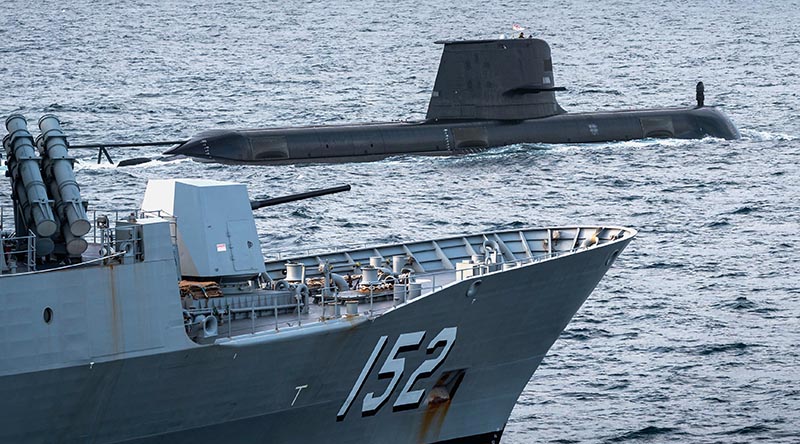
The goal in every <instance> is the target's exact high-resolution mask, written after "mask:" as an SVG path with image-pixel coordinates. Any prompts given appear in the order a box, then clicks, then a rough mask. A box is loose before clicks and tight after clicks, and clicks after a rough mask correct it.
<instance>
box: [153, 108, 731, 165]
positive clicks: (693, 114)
mask: <svg viewBox="0 0 800 444" xmlns="http://www.w3.org/2000/svg"><path fill="white" fill-rule="evenodd" d="M703 137H716V138H721V139H729V140H730V139H738V138H739V137H740V136H739V132H738V130H737V129H736V127H735V126H734V124H733V123H732V122H731V121H730V119H729V118H728V117H727V116H726V115H725V114H724V113H723V112H722V111H720V110H718V109H717V108H714V107H701V108H672V109H653V110H633V111H609V112H592V113H574V114H570V113H564V114H558V115H553V116H549V117H541V118H535V119H525V120H478V121H475V120H447V121H442V120H439V121H436V120H426V121H419V122H401V123H372V124H354V125H330V126H308V127H294V128H266V129H249V130H216V131H211V132H206V133H201V134H200V135H198V136H196V137H194V138H192V139H190V140H189V141H187V142H185V143H183V144H181V145H179V146H177V147H175V148H173V149H171V150H169V151H167V152H166V153H165V154H173V155H186V156H190V157H194V158H196V159H197V160H205V161H211V162H220V163H229V164H276V163H277V164H280V163H298V162H353V161H372V160H379V159H382V158H385V157H389V156H395V155H403V154H412V155H452V154H459V153H470V152H476V151H480V150H483V149H488V148H492V147H498V146H505V145H512V144H517V143H591V142H611V141H625V140H635V139H646V138H678V139H699V138H703Z"/></svg>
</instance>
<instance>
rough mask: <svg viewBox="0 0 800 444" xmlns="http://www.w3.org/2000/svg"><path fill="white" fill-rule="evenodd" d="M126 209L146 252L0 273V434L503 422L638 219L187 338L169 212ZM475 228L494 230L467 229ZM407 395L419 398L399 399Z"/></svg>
mask: <svg viewBox="0 0 800 444" xmlns="http://www.w3.org/2000/svg"><path fill="white" fill-rule="evenodd" d="M137 223H138V224H139V225H140V226H141V229H140V231H141V240H140V245H141V248H143V250H144V251H146V252H147V254H146V255H143V256H140V255H137V252H136V251H131V252H128V253H126V255H125V256H124V257H122V258H119V261H113V263H109V264H104V263H103V262H100V263H96V264H88V265H85V266H78V267H68V268H62V269H55V270H49V271H44V272H38V273H30V274H14V275H9V274H3V275H0V287H1V288H2V289H3V294H2V299H3V303H4V306H5V308H6V310H3V311H0V325H2V326H3V327H4V329H5V330H4V334H3V335H2V340H1V341H0V357H1V358H0V413H2V414H0V442H21V443H24V442H65V443H69V442H75V443H78V442H80V443H90V442H95V443H106V442H142V443H144V442H171V443H172V442H187V443H189V442H191V443H197V442H230V443H236V442H242V443H245V442H248V443H249V442H256V441H262V442H273V443H289V442H332V441H334V442H345V443H347V442H353V443H355V442H363V441H364V439H365V437H372V438H374V439H375V440H377V441H379V442H387V443H392V442H398V443H400V442H402V443H407V442H437V441H444V440H450V439H457V438H462V437H468V436H473V435H482V434H486V433H491V432H499V431H501V430H502V429H503V427H504V424H505V421H506V419H507V418H508V415H509V413H510V411H511V409H512V407H513V406H514V403H515V401H516V399H517V396H518V395H519V393H520V392H521V390H522V389H523V387H524V386H525V384H526V383H527V381H528V380H529V379H530V377H531V375H532V374H533V372H534V370H535V369H536V367H537V366H538V365H539V363H540V362H541V359H542V358H543V356H544V355H545V353H546V352H547V350H548V349H549V348H550V346H551V345H552V343H553V342H554V341H555V340H556V338H557V337H558V335H559V333H560V332H561V331H562V330H563V328H564V327H565V326H566V324H567V323H568V322H569V320H570V318H571V317H572V316H573V315H574V313H575V312H576V311H577V310H578V308H579V307H580V305H581V304H582V303H583V301H584V300H585V299H586V297H588V295H589V294H590V292H591V291H592V289H593V288H594V287H595V285H596V284H597V282H598V281H599V280H600V278H601V277H602V276H603V274H604V273H605V272H606V270H607V269H608V268H609V266H610V265H611V264H612V263H613V261H614V259H615V258H616V257H617V255H618V254H619V252H620V251H621V250H622V249H623V248H624V247H625V246H626V245H627V243H628V242H630V240H631V239H632V238H633V236H634V234H635V232H633V231H632V230H627V229H621V231H619V230H620V229H609V230H607V231H606V232H605V233H606V234H607V235H603V234H599V235H598V234H595V235H593V233H601V232H602V230H600V229H599V228H594V227H585V228H583V229H580V230H577V229H576V231H575V232H574V233H572V236H567V235H566V234H567V233H566V232H564V234H565V235H564V236H563V237H561V239H562V241H561V242H563V244H564V245H565V247H564V249H565V250H570V251H564V252H563V254H561V255H558V256H548V257H545V258H544V259H543V260H540V261H537V262H529V263H527V264H524V265H521V266H518V267H515V268H510V269H508V270H505V271H497V272H494V273H489V274H485V275H482V276H475V277H473V278H469V279H466V280H462V281H459V282H451V283H448V284H447V285H445V286H444V287H443V288H440V289H437V290H436V291H434V292H431V293H428V294H425V295H423V296H422V297H419V298H417V299H414V300H412V301H410V302H408V303H406V304H402V305H399V306H398V307H396V308H393V309H389V310H388V311H386V312H384V313H382V314H380V315H376V316H367V315H364V314H362V315H359V316H357V317H343V318H340V319H335V320H326V321H324V322H312V323H308V324H303V325H302V326H298V325H296V324H295V325H292V326H286V327H282V328H280V329H279V330H278V331H276V330H275V329H274V328H265V329H264V330H263V331H260V332H256V333H255V334H249V333H248V334H243V335H239V336H234V337H231V338H228V337H222V338H220V339H219V340H217V341H216V342H214V343H212V344H209V345H198V344H196V343H194V342H192V341H190V340H189V339H188V337H187V336H186V333H185V331H184V324H183V320H182V316H181V307H180V299H179V298H178V294H177V285H176V276H177V273H176V272H177V265H176V263H175V258H174V255H173V252H172V242H171V239H170V233H169V224H168V222H166V221H162V220H160V219H152V220H140V221H138V222H137ZM561 230H566V229H561ZM552 232H553V231H552V230H550V231H548V230H546V229H544V230H523V231H515V232H509V233H514V234H515V235H516V237H513V236H512V234H505V233H499V234H498V235H497V237H496V238H499V239H500V240H503V242H504V243H505V244H506V245H510V244H511V239H512V238H518V239H522V238H526V239H529V241H526V242H522V240H520V241H519V242H518V243H517V244H516V245H513V246H510V247H508V250H509V251H508V253H505V254H514V253H513V252H514V251H520V252H521V251H527V250H531V248H532V246H537V245H538V246H540V247H534V248H539V249H540V250H542V251H544V250H546V249H547V247H546V246H545V245H544V242H543V238H545V237H547V234H548V233H550V235H552ZM519 233H523V234H522V238H520V234H519ZM615 233H616V234H615ZM484 237H488V238H492V239H495V236H494V234H492V233H489V234H486V235H479V237H478V238H476V240H475V242H478V239H483V238H484ZM581 238H582V239H583V241H581ZM453 239H457V238H453ZM467 239H472V238H471V237H468V238H467ZM504 239H505V240H504ZM587 240H588V242H584V241H587ZM449 242H455V241H453V240H442V241H436V242H435V244H436V245H444V246H445V247H447V245H449V244H448V243H449ZM469 242H472V241H469ZM433 245H434V243H432V242H420V243H413V244H407V245H406V246H405V248H407V249H409V250H411V251H414V252H417V254H416V255H415V256H418V257H419V259H420V262H419V263H420V264H421V265H422V267H423V268H428V269H430V270H432V271H433V270H434V269H435V268H436V267H435V266H434V264H435V263H436V261H435V260H433V259H431V260H423V259H424V256H425V253H423V251H429V250H427V249H428V248H432V247H433ZM581 245H583V248H582V247H581ZM381 248H384V249H386V248H392V246H385V247H381ZM453 248H455V247H452V246H450V247H447V248H444V249H443V248H441V247H439V250H438V251H448V252H452V259H453V261H455V260H457V259H458V258H459V257H461V256H462V255H463V254H465V253H466V252H467V251H468V247H466V246H463V247H462V248H463V251H464V253H459V252H458V251H460V250H458V251H456V250H453ZM572 249H574V250H572ZM358 251H360V250H356V251H352V252H346V254H347V255H349V256H350V257H359V255H361V254H364V253H359V252H358ZM364 251H366V250H364ZM379 251H380V249H379ZM387 251H388V250H387ZM433 251H437V249H436V248H433ZM534 256H535V254H534ZM316 258H317V256H316V255H315V256H310V257H308V258H307V259H303V258H298V259H299V260H304V261H307V262H313V261H314V260H316ZM448 260H449V259H448ZM438 263H439V264H440V267H443V266H442V265H441V264H445V263H446V261H444V260H442V258H439V261H438ZM267 268H268V269H271V265H270V264H267ZM444 268H446V267H444ZM478 281H480V284H477V285H476V284H475V283H476V282H478ZM56 288H57V289H58V292H54V291H53V289H56ZM48 307H49V308H51V310H52V318H51V320H50V322H49V323H48V322H45V320H44V318H43V310H45V309H46V308H48ZM362 313H363V309H362ZM453 329H454V330H453ZM221 330H224V327H222V328H221ZM448 334H449V335H450V336H447V335H448ZM445 337H448V338H449V339H447V338H445ZM401 338H402V339H401ZM442 338H445V339H442ZM403 341H405V342H408V343H409V344H411V345H409V346H406V347H400V346H399V345H398V344H402V343H403ZM381 344H383V345H381ZM375 350H378V351H377V352H375ZM445 350H447V352H446V353H445ZM428 351H429V352H428ZM376 353H377V354H376ZM373 354H375V358H374V362H373V363H372V365H369V364H370V361H371V359H370V358H371V356H372V355H373ZM439 358H441V360H440V361H439V362H438V363H437V364H436V365H435V366H434V367H433V370H432V371H429V372H428V371H423V370H424V369H425V368H428V367H430V366H431V365H433V364H432V362H428V363H427V364H426V361H431V360H437V359H439ZM426 366H428V367H426ZM382 373H383V374H384V376H386V377H384V378H381V377H379V374H382ZM361 374H364V377H363V378H359V376H360V375H361ZM412 376H413V377H414V378H415V379H413V380H411V378H412ZM395 379H396V381H395ZM409 381H411V382H409ZM419 390H423V392H422V395H419ZM415 396H419V399H420V403H419V405H416V404H415V403H414V402H410V401H408V400H409V399H411V400H412V401H413V399H414V397H415ZM367 398H370V399H380V400H383V402H377V403H374V402H373V403H369V402H365V400H366V399H367ZM401 398H402V400H401ZM348 399H351V402H350V403H349V406H346V404H347V400H348ZM403 400H405V401H403ZM344 407H347V408H345V409H344V413H342V410H343V408H344ZM40 418H47V420H39V419H40ZM34 419H36V420H34Z"/></svg>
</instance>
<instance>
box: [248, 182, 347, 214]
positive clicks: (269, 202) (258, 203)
mask: <svg viewBox="0 0 800 444" xmlns="http://www.w3.org/2000/svg"><path fill="white" fill-rule="evenodd" d="M342 191H350V185H340V186H338V187H332V188H324V189H321V190H314V191H307V192H305V193H299V194H291V195H289V196H282V197H274V198H272V199H263V200H251V201H250V208H252V209H253V210H257V209H259V208H264V207H271V206H273V205H280V204H283V203H287V202H294V201H296V200H303V199H310V198H312V197H318V196H325V195H327V194H334V193H341V192H342Z"/></svg>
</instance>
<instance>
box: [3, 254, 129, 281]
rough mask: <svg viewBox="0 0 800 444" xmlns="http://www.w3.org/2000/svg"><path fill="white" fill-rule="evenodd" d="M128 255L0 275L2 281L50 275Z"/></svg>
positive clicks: (104, 257) (111, 255)
mask: <svg viewBox="0 0 800 444" xmlns="http://www.w3.org/2000/svg"><path fill="white" fill-rule="evenodd" d="M126 254H127V253H126V252H124V251H121V252H119V253H114V254H110V255H108V256H103V257H98V258H97V259H92V260H88V261H86V262H80V263H77V264H69V265H63V266H61V267H56V268H48V269H46V270H34V271H26V272H23V273H9V274H0V279H2V278H4V277H10V276H28V275H32V274H42V273H50V272H54V271H62V270H67V269H71V268H80V267H85V266H87V265H90V264H94V263H95V262H103V261H106V260H108V259H113V258H116V257H120V256H124V255H126Z"/></svg>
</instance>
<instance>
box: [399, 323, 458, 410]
mask: <svg viewBox="0 0 800 444" xmlns="http://www.w3.org/2000/svg"><path fill="white" fill-rule="evenodd" d="M456 331H457V327H449V328H445V329H444V330H442V331H441V332H439V334H438V335H436V337H435V338H433V339H432V340H431V342H430V343H429V344H428V352H429V353H430V352H432V351H434V350H435V349H436V347H438V346H439V344H441V343H442V342H444V348H443V349H442V352H441V353H439V356H437V357H435V358H433V359H428V360H425V361H423V362H422V364H420V366H419V367H417V369H416V370H414V373H412V374H411V376H410V377H409V378H408V382H406V385H405V387H403V390H402V391H401V392H400V395H399V396H398V397H397V401H395V403H394V406H393V407H394V408H395V409H398V408H400V409H402V408H414V407H419V403H420V402H421V401H422V396H423V395H424V394H425V390H424V389H419V390H414V391H413V392H412V391H410V390H411V387H413V386H414V383H415V382H417V379H419V378H420V377H426V378H427V377H428V376H430V375H431V374H433V372H434V371H436V367H438V366H439V364H441V363H442V362H444V358H446V357H447V354H448V353H450V349H451V348H453V344H454V343H455V342H456Z"/></svg>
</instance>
